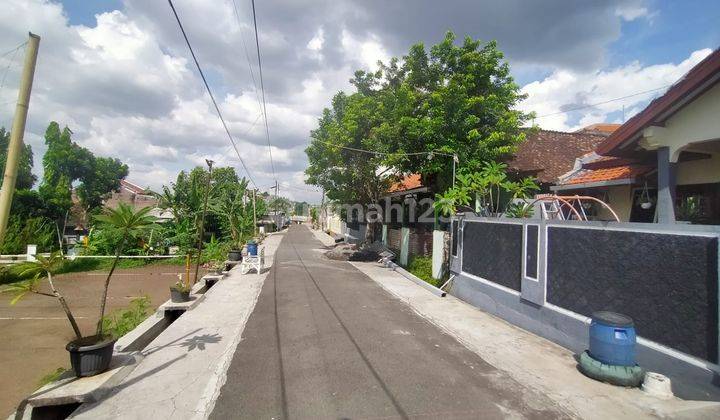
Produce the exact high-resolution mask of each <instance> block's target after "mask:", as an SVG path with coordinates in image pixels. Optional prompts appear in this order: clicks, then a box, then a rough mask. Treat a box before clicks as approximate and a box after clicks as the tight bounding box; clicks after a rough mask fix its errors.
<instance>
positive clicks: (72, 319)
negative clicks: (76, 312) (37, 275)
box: [47, 272, 82, 340]
mask: <svg viewBox="0 0 720 420" xmlns="http://www.w3.org/2000/svg"><path fill="white" fill-rule="evenodd" d="M47 279H48V283H49V284H50V290H52V293H53V296H55V297H56V298H57V300H58V301H60V306H62V309H63V311H65V316H67V319H68V321H70V325H72V329H73V331H75V337H77V339H78V340H79V339H81V338H82V333H81V332H80V328H79V327H78V324H77V322H76V321H75V317H74V316H73V314H72V312H70V307H69V306H68V304H67V302H66V301H65V298H64V297H63V296H62V295H61V294H60V292H58V291H57V290H56V289H55V284H54V283H53V281H52V274H50V272H48V273H47Z"/></svg>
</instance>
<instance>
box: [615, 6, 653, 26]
mask: <svg viewBox="0 0 720 420" xmlns="http://www.w3.org/2000/svg"><path fill="white" fill-rule="evenodd" d="M649 14H650V12H649V11H648V8H647V7H644V6H642V5H641V4H633V3H627V4H621V5H619V6H618V7H617V8H616V9H615V15H616V16H619V17H621V18H623V20H625V21H628V22H630V21H633V20H635V19H638V18H641V17H646V16H648V15H649Z"/></svg>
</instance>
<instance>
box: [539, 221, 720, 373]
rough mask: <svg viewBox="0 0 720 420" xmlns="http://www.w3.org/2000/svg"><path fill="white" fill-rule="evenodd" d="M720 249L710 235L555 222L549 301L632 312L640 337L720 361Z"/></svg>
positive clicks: (578, 308)
mask: <svg viewBox="0 0 720 420" xmlns="http://www.w3.org/2000/svg"><path fill="white" fill-rule="evenodd" d="M717 252H718V240H717V238H711V237H703V236H689V235H671V234H664V233H652V232H629V231H617V230H602V229H578V228H562V227H550V228H549V229H548V266H547V267H548V268H547V279H548V281H547V300H548V302H550V303H552V304H554V305H557V306H560V307H563V308H566V309H569V310H571V311H573V312H576V313H579V314H582V315H585V316H590V314H592V312H594V311H598V310H610V311H615V312H621V313H624V314H627V315H629V316H631V317H632V318H633V319H634V320H635V325H636V328H637V330H638V332H639V334H640V335H641V336H643V337H645V338H648V339H650V340H653V341H655V342H658V343H661V344H664V345H666V346H668V347H672V348H675V349H677V350H680V351H682V352H685V353H688V354H691V355H693V356H697V357H700V358H702V359H705V360H710V361H713V362H717V353H718V348H717V345H718V342H717V341H718V340H717V338H718V272H717V266H718V255H717Z"/></svg>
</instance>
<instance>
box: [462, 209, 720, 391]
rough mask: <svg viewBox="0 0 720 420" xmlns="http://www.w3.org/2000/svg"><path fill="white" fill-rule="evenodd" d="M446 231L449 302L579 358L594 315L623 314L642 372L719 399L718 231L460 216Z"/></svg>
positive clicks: (652, 225)
mask: <svg viewBox="0 0 720 420" xmlns="http://www.w3.org/2000/svg"><path fill="white" fill-rule="evenodd" d="M450 231H451V234H452V244H451V246H450V250H451V251H450V253H451V256H450V270H451V272H452V273H453V274H455V277H454V280H453V284H452V288H451V290H450V292H451V294H453V295H455V296H457V297H459V298H460V299H463V300H465V301H467V302H468V303H471V304H473V305H475V306H477V307H479V308H482V309H484V310H486V311H488V312H491V313H493V314H495V315H497V316H499V317H501V318H503V319H505V320H507V321H509V322H511V323H513V324H516V325H518V326H520V327H522V328H525V329H527V330H530V331H532V332H534V333H536V334H538V335H541V336H543V337H546V338H548V339H550V340H552V341H555V342H557V343H558V344H560V345H563V346H565V347H567V348H570V349H571V350H574V351H576V352H581V351H583V350H585V349H586V348H587V342H588V324H589V318H588V317H589V316H590V315H591V314H592V312H594V311H599V310H610V311H615V312H621V313H624V314H627V315H629V316H631V317H632V318H633V319H634V321H635V326H636V329H637V332H638V335H639V340H638V361H639V363H640V364H641V365H642V366H644V367H646V368H647V369H650V370H654V371H658V372H661V373H664V374H666V375H668V376H670V377H671V378H673V379H674V382H675V385H676V388H678V389H676V390H675V391H676V394H677V395H679V396H681V397H682V396H685V397H689V398H700V399H720V388H718V386H717V385H713V382H714V378H715V377H716V376H717V375H718V372H720V366H718V364H717V363H718V357H719V351H718V341H719V336H720V332H719V329H718V318H719V315H718V310H719V306H718V292H719V290H718V266H719V264H720V256H719V253H718V242H719V241H720V227H717V226H697V225H659V224H643V223H603V222H576V221H543V220H531V219H492V218H481V217H474V216H465V217H463V216H461V217H457V218H455V219H454V220H453V222H452V225H451V229H450ZM529 363H531V361H529Z"/></svg>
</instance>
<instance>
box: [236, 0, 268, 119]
mask: <svg viewBox="0 0 720 420" xmlns="http://www.w3.org/2000/svg"><path fill="white" fill-rule="evenodd" d="M232 4H233V11H234V13H233V14H234V15H235V20H236V21H237V24H238V30H239V32H240V41H241V42H242V45H243V51H244V52H245V61H247V63H248V69H249V70H250V78H251V79H252V81H253V90H254V91H255V98H256V99H257V102H258V106H259V107H260V112H263V106H262V101H261V100H260V94H259V93H258V87H257V81H256V80H255V72H254V71H253V67H252V63H251V62H250V53H249V52H248V48H247V44H246V43H245V37H244V36H243V30H242V28H243V26H242V23H241V22H240V12H239V11H238V7H237V3H236V2H235V0H232Z"/></svg>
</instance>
